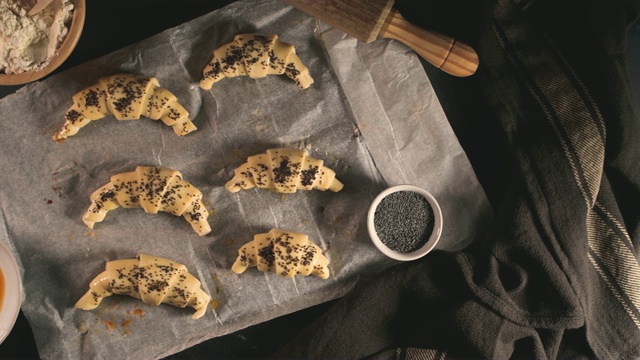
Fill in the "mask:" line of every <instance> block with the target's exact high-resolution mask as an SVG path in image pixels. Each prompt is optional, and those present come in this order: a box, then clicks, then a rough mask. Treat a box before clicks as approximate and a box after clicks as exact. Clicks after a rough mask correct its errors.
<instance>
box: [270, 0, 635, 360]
mask: <svg viewBox="0 0 640 360" xmlns="http://www.w3.org/2000/svg"><path fill="white" fill-rule="evenodd" d="M395 6H396V7H397V8H398V9H399V10H400V12H401V13H402V14H403V15H404V16H405V17H406V18H407V19H408V20H410V21H412V22H414V23H417V24H419V25H422V26H424V27H426V28H430V29H434V30H437V31H440V32H443V33H447V34H450V35H453V36H454V37H456V38H458V39H462V40H464V41H465V42H468V43H469V44H471V45H472V46H473V47H474V48H475V49H476V50H477V52H478V54H479V57H480V62H481V64H480V67H479V69H478V71H477V73H476V74H474V75H473V76H471V77H469V78H454V77H451V76H448V75H444V74H442V73H441V72H439V71H432V70H429V68H428V66H429V65H426V66H427V68H428V73H429V75H430V76H433V77H434V79H435V78H436V77H437V80H435V81H433V82H434V84H435V86H436V92H437V93H438V96H439V98H440V100H441V102H442V104H443V108H444V110H445V112H446V113H447V116H448V118H449V120H450V122H451V124H452V127H453V128H454V130H455V131H456V133H457V134H458V137H459V139H460V142H461V144H462V146H463V147H464V148H465V150H466V151H467V154H468V156H469V158H470V160H471V162H472V165H473V166H474V169H475V170H476V172H477V174H478V178H479V179H480V181H481V183H482V184H483V186H484V187H485V190H486V192H487V195H488V197H489V199H490V202H491V204H492V207H493V209H494V212H495V217H494V218H493V220H492V221H491V223H489V224H486V227H485V228H482V229H479V232H478V236H477V239H476V241H475V243H474V244H473V245H472V246H470V247H469V248H467V249H465V250H464V251H460V252H456V253H450V252H443V251H436V252H433V253H431V254H429V255H428V256H426V257H425V258H423V259H421V260H419V261H414V262H409V263H401V264H398V265H397V266H394V267H392V268H389V269H387V270H385V271H383V272H381V273H379V274H368V275H367V276H365V277H363V279H362V280H361V281H360V282H359V283H358V285H357V286H356V287H355V288H354V289H353V291H351V292H350V293H349V294H347V295H346V296H345V297H344V298H342V299H341V300H340V301H339V302H337V303H336V305H335V306H333V307H332V308H331V309H330V311H329V312H328V313H326V314H325V315H324V316H323V317H322V318H321V319H320V320H319V321H318V322H316V323H314V324H312V325H311V326H309V327H308V329H307V330H306V331H305V332H303V333H301V334H299V335H298V336H297V337H296V338H295V339H294V340H293V341H292V342H291V343H289V344H288V345H287V346H285V347H283V348H282V349H280V351H279V352H278V353H277V354H275V357H277V358H312V359H318V358H327V359H329V358H330V359H342V358H344V359H355V358H372V359H439V358H490V359H506V358H537V359H545V358H550V359H556V358H562V359H564V358H599V359H622V358H624V359H629V358H638V357H640V263H639V261H638V256H639V251H638V246H639V245H640V244H639V243H638V242H639V241H640V118H639V117H638V114H637V112H635V111H636V110H635V109H634V107H633V96H632V93H631V87H630V83H629V76H628V69H627V60H626V59H627V58H626V48H625V46H626V35H627V29H628V27H629V26H630V24H632V23H633V21H635V19H636V18H637V17H638V14H639V11H640V1H637V0H634V1H631V0H629V1H615V0H580V1H567V0H554V1H537V0H521V1H519V0H495V1H488V0H487V1H480V0H468V1H462V0H429V1H412V0H404V1H403V0H398V1H396V5H395Z"/></svg>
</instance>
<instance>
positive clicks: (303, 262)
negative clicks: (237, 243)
mask: <svg viewBox="0 0 640 360" xmlns="http://www.w3.org/2000/svg"><path fill="white" fill-rule="evenodd" d="M328 265H329V259H327V258H326V257H325V256H324V255H323V254H322V249H320V247H318V245H316V244H314V243H313V242H311V241H310V240H309V237H308V236H307V235H305V234H301V233H296V232H293V231H285V230H280V229H271V230H270V231H269V232H268V233H263V234H256V235H255V236H254V237H253V240H252V241H250V242H248V243H246V244H245V245H243V246H242V247H241V248H240V249H239V250H238V257H237V258H236V261H235V262H234V263H233V265H232V266H231V270H232V271H233V272H235V273H237V274H242V273H243V272H244V271H245V270H247V268H249V267H253V266H255V267H257V268H258V270H260V271H273V272H275V273H276V274H279V275H282V276H286V277H294V276H295V275H298V274H299V275H302V276H308V275H315V276H318V277H320V278H322V279H327V278H329V268H328V267H327V266H328Z"/></svg>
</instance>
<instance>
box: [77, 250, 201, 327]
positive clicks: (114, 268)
mask: <svg viewBox="0 0 640 360" xmlns="http://www.w3.org/2000/svg"><path fill="white" fill-rule="evenodd" d="M200 284H201V283H200V281H199V280H198V279H196V278H195V277H194V276H193V275H191V274H189V272H188V270H187V267H186V266H184V265H182V264H179V263H177V262H175V261H172V260H168V259H163V258H159V257H155V256H151V255H145V254H140V255H138V256H137V257H136V258H135V259H123V260H113V261H109V262H107V264H106V270H105V271H103V272H102V273H101V274H99V275H98V276H96V277H95V278H94V279H93V281H91V283H90V284H89V288H90V289H89V291H87V293H86V294H84V295H83V296H82V297H81V298H80V300H78V301H77V302H76V304H75V307H76V308H78V309H81V310H93V309H95V308H96V307H98V305H100V303H101V302H102V299H104V298H105V297H108V296H111V295H113V294H116V295H129V296H131V297H134V298H136V299H140V300H142V301H143V302H144V303H145V304H149V305H154V306H158V305H160V304H161V303H165V304H170V305H173V306H177V307H181V308H185V307H187V306H190V307H192V308H194V309H195V310H196V312H195V313H194V314H193V316H192V318H193V319H199V318H200V317H202V315H204V313H205V312H206V311H207V305H208V304H209V302H210V301H211V297H210V296H209V294H207V293H206V292H204V290H202V289H201V288H200Z"/></svg>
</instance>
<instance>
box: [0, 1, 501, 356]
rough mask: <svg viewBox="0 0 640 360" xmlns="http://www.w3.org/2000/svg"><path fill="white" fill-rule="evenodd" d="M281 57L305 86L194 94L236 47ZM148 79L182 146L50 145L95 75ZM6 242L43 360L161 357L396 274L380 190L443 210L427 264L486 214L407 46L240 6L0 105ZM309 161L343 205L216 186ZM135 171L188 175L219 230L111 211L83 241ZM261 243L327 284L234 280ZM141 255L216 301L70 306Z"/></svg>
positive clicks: (120, 138)
mask: <svg viewBox="0 0 640 360" xmlns="http://www.w3.org/2000/svg"><path fill="white" fill-rule="evenodd" d="M248 32H261V33H264V34H277V35H278V36H279V38H280V39H281V40H282V41H286V42H290V43H292V44H294V46H295V47H296V52H297V54H298V55H299V57H300V58H301V59H302V61H303V63H305V65H306V66H308V67H309V69H310V70H311V74H312V76H313V78H314V80H315V83H314V84H313V85H312V86H311V87H310V88H308V89H304V90H301V89H299V88H297V87H296V85H295V83H294V82H293V81H292V80H291V79H289V78H287V77H286V76H275V75H271V76H268V77H266V78H262V79H250V78H248V77H236V78H226V79H223V80H221V81H220V82H218V83H216V84H214V86H213V88H212V89H211V90H209V91H205V90H202V89H200V88H199V87H198V81H199V80H200V79H201V76H202V69H203V67H204V66H205V64H206V63H207V62H208V61H209V60H210V59H211V57H212V53H213V50H215V49H216V48H217V47H219V46H221V45H223V44H225V43H227V42H229V41H231V40H232V39H233V36H234V35H235V34H237V33H248ZM121 72H131V73H138V74H144V75H147V76H154V77H156V78H157V79H158V80H159V82H160V85H161V86H162V87H165V88H167V89H169V90H170V91H171V92H173V93H174V94H175V95H176V96H177V97H178V99H179V101H180V102H181V104H183V106H185V108H186V109H187V110H189V112H190V114H191V119H192V120H193V122H194V123H195V125H196V126H197V127H198V130H197V131H195V132H193V133H191V134H189V135H187V136H184V137H179V136H177V135H175V134H174V132H173V130H172V129H171V128H169V127H167V126H165V125H164V124H162V122H160V121H152V120H149V119H146V118H142V119H140V120H132V121H117V120H116V119H115V118H114V117H113V116H108V117H105V118H103V119H101V120H97V121H92V122H91V123H90V124H89V125H87V126H85V127H84V128H82V129H81V130H80V131H79V132H78V134H76V135H75V136H72V137H71V138H69V139H67V140H66V141H65V142H63V143H56V142H54V141H53V140H52V138H51V137H52V135H53V133H54V132H55V131H56V130H58V129H59V128H60V127H61V126H62V124H63V123H64V117H63V116H64V113H65V112H66V110H67V109H68V108H69V107H70V106H71V96H72V95H73V94H75V93H76V92H78V91H80V90H82V89H84V88H86V87H87V86H89V85H92V84H94V83H96V82H97V80H98V78H99V77H101V76H107V75H112V74H115V73H121ZM0 113H2V114H3V121H2V122H0V129H1V130H0V143H1V144H2V145H1V146H2V152H1V153H0V164H1V165H2V167H3V168H4V169H5V170H4V171H3V172H1V173H0V177H1V183H2V184H3V186H2V187H1V189H0V215H1V218H2V220H3V222H4V225H5V227H6V230H7V231H6V234H5V233H3V234H0V235H4V236H3V237H2V241H5V242H7V243H8V244H9V245H10V247H11V248H12V249H14V251H15V252H16V254H15V255H16V257H17V259H18V262H19V263H20V266H21V269H22V271H23V280H24V290H25V297H24V302H23V305H22V310H23V311H24V313H25V315H26V317H27V319H28V320H29V323H30V324H31V326H32V328H33V331H34V334H35V338H36V342H37V345H38V350H39V352H40V354H41V356H42V357H43V358H82V359H106V358H124V357H126V358H145V359H149V358H160V357H164V356H168V355H171V354H173V353H176V352H179V351H180V350H182V349H185V348H187V347H190V346H193V345H194V344H197V343H200V342H202V341H204V340H207V339H209V338H213V337H217V336H221V335H225V334H228V333H231V332H234V331H237V330H240V329H242V328H245V327H248V326H250V325H254V324H257V323H260V322H263V321H267V320H270V319H273V318H275V317H278V316H281V315H285V314H288V313H291V312H294V311H297V310H300V309H304V308H307V307H310V306H313V305H317V304H319V303H322V302H325V301H328V300H332V299H335V298H338V297H340V296H342V295H344V294H345V293H346V292H347V291H349V289H351V288H352V286H353V285H354V284H355V282H356V281H357V280H358V279H359V277H360V276H361V275H363V274H370V273H371V272H373V271H379V270H382V269H384V268H386V267H388V266H391V265H393V264H394V263H395V262H394V261H393V260H390V259H388V258H385V257H384V256H383V255H382V254H381V253H379V252H378V251H377V250H376V249H375V247H374V246H373V245H372V243H371V242H370V241H369V238H368V235H367V229H366V214H367V210H368V206H369V204H370V203H371V201H372V200H373V198H374V197H375V196H376V195H377V194H378V193H379V192H380V191H382V190H383V189H384V188H385V187H387V186H390V185H396V184H401V183H408V184H414V185H418V186H421V187H423V188H425V189H427V190H428V191H430V192H431V193H432V194H433V195H434V196H435V197H436V198H437V199H438V200H439V202H440V205H441V207H442V210H443V212H444V230H443V232H442V238H441V241H440V243H439V244H438V249H441V250H447V251H453V250H457V249H461V248H463V247H464V246H466V245H468V244H469V242H470V241H471V240H472V238H473V234H474V232H475V231H476V229H477V226H478V225H479V224H480V223H481V222H482V221H484V220H486V219H487V217H488V216H490V210H489V205H488V202H487V200H486V197H485V195H484V192H483V190H482V188H481V187H480V185H479V183H478V181H477V179H476V177H475V175H474V173H473V170H472V168H471V166H470V164H469V162H468V159H467V157H466V155H465V153H464V151H463V150H462V148H461V147H460V145H459V143H458V141H457V139H456V137H455V134H454V133H453V131H452V130H451V128H450V127H449V124H448V122H447V119H446V117H445V115H444V113H443V111H442V109H441V107H440V104H439V102H438V99H437V96H436V94H435V93H434V91H433V88H432V87H431V84H430V82H429V79H428V77H427V76H426V73H425V72H424V68H423V67H422V65H421V63H420V61H419V59H418V58H417V57H416V55H415V54H414V53H413V52H411V51H410V50H409V49H408V48H407V47H406V46H404V45H403V44H401V43H399V42H396V41H393V40H378V41H374V42H373V43H370V44H364V43H362V42H358V41H356V40H355V39H354V38H352V37H350V36H347V35H345V34H344V33H342V32H340V31H338V30H335V29H332V28H330V27H328V26H326V25H325V24H323V23H321V22H319V21H317V20H315V19H313V18H312V17H310V16H308V15H306V14H304V13H302V12H300V11H299V10H297V9H295V8H292V7H290V6H288V5H286V4H284V3H283V2H282V1H279V0H264V1H253V0H251V1H249V0H244V1H238V2H235V3H233V4H231V5H229V6H227V7H225V8H222V9H219V10H217V11H215V12H212V13H209V14H206V15H204V16H202V17H199V18H196V19H194V20H192V21H189V22H188V23H185V24H183V25H181V26H178V27H175V28H172V29H169V30H167V31H165V32H162V33H160V34H157V35H155V36H153V37H151V38H149V39H146V40H144V41H142V42H140V43H138V44H135V45H132V46H130V47H127V48H124V49H121V50H119V51H116V52H114V53H111V54H109V55H107V56H104V57H102V58H99V59H96V60H94V61H91V62H88V63H86V64H83V65H80V66H77V67H74V68H72V69H69V70H67V71H65V72H63V73H60V74H57V75H55V76H53V77H50V78H48V79H46V80H44V81H41V82H36V83H32V84H29V85H27V86H25V87H24V88H22V89H20V90H19V91H18V92H17V93H16V94H14V95H10V96H7V97H5V98H4V99H2V100H0ZM272 147H297V148H306V149H307V150H308V151H309V153H310V154H311V155H312V156H314V157H317V158H320V159H323V160H324V161H325V165H326V166H328V167H330V168H332V169H334V170H335V171H336V173H337V177H338V178H339V179H340V180H341V181H342V182H343V183H344V185H345V186H344V189H343V190H342V191H340V192H337V193H332V192H329V191H328V192H322V191H299V192H297V193H295V194H288V195H281V194H277V193H274V192H271V191H267V190H259V189H251V190H244V191H240V192H238V193H230V192H228V191H227V190H226V189H225V188H224V184H225V183H226V182H227V181H228V180H229V179H231V177H232V176H233V170H234V169H235V168H236V167H237V166H239V165H240V164H242V163H243V162H244V161H245V160H246V158H247V157H248V156H251V155H254V154H257V153H262V152H264V151H265V150H266V149H268V148H272ZM138 165H155V166H165V167H169V168H172V169H175V170H178V171H180V172H182V174H183V177H184V179H185V180H186V181H188V182H190V183H191V184H193V185H194V186H196V187H197V188H198V189H200V190H201V191H202V192H203V194H204V197H203V198H204V202H205V204H206V206H207V207H208V209H209V211H210V212H211V216H210V217H209V222H210V224H211V226H212V228H213V231H212V232H211V233H210V234H208V235H206V236H203V237H200V236H198V235H197V234H196V233H195V232H194V231H193V230H192V229H191V227H190V225H189V224H188V223H187V222H186V221H185V220H184V219H183V218H181V217H177V216H173V215H170V214H168V213H158V214H155V215H151V214H146V213H144V211H143V210H142V209H123V208H119V209H116V210H113V211H111V212H109V214H108V215H107V217H106V218H105V220H104V221H103V222H100V223H97V224H96V225H95V228H94V229H93V230H90V229H88V228H87V227H86V226H85V225H84V224H83V222H82V220H81V217H82V215H83V213H84V212H85V211H86V209H87V208H88V206H89V204H90V200H89V195H90V194H91V193H92V192H93V191H94V190H96V189H97V188H99V187H100V186H102V185H104V184H106V183H107V182H108V181H109V178H110V176H111V175H114V174H117V173H121V172H127V171H133V170H134V169H135V167H136V166H138ZM271 228H281V229H288V230H291V231H297V232H302V233H306V234H308V235H309V237H310V239H311V240H312V241H313V242H315V243H316V244H318V245H319V246H320V247H321V248H322V249H323V250H324V251H325V253H326V255H327V257H328V258H329V259H330V261H331V263H330V265H329V266H330V270H331V277H330V278H329V279H327V280H322V279H320V278H317V277H314V276H309V277H295V278H293V279H289V278H284V277H281V276H278V275H276V274H273V273H261V272H259V271H257V270H256V269H255V268H251V269H249V270H247V271H246V272H245V273H244V274H242V275H238V274H235V273H233V272H232V271H231V270H230V267H231V264H232V263H233V261H234V260H235V258H236V256H237V250H238V248H239V247H240V246H242V245H243V244H245V243H246V242H248V241H250V240H251V239H252V238H253V235H254V234H256V233H263V232H268V231H269V229H271ZM140 253H146V254H151V255H155V256H159V257H165V258H169V259H172V260H174V261H177V262H179V263H182V264H184V265H186V266H187V268H188V269H189V272H190V273H192V274H194V275H195V276H196V277H197V278H198V279H200V280H201V281H202V283H203V285H202V286H203V288H204V289H205V291H207V292H208V293H209V294H210V295H211V296H212V302H211V304H210V305H211V306H210V308H209V309H208V311H207V313H206V314H205V316H204V317H203V318H201V319H199V320H193V319H191V315H192V313H193V309H191V308H185V309H181V308H177V307H173V306H170V305H160V306H158V307H153V306H148V305H145V304H144V303H142V302H141V301H139V300H137V299H134V298H131V297H127V296H118V295H115V296H112V297H109V298H107V299H105V300H104V301H103V302H102V304H101V305H100V306H99V307H98V308H97V309H95V310H92V311H82V310H78V309H75V308H74V307H73V305H74V304H75V302H76V301H77V300H78V299H79V298H80V297H81V296H82V295H83V294H84V293H85V292H86V291H87V290H88V289H89V282H90V281H91V280H92V279H93V278H94V277H95V276H96V275H97V274H99V273H100V272H102V271H103V270H104V266H105V263H106V262H107V261H111V260H116V259H125V258H133V257H135V256H136V255H137V254H140Z"/></svg>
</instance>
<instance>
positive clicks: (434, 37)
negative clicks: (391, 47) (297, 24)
mask: <svg viewBox="0 0 640 360" xmlns="http://www.w3.org/2000/svg"><path fill="white" fill-rule="evenodd" d="M284 1H285V2H286V3H288V4H290V5H293V6H294V7H296V8H298V9H300V10H302V11H304V12H306V13H308V14H310V15H312V16H314V17H316V18H318V19H319V20H321V21H324V22H326V23H327V24H329V25H331V26H333V27H335V28H337V29H340V30H342V31H344V32H345V33H347V34H349V35H351V36H353V37H355V38H357V39H358V40H361V41H364V42H365V43H369V42H371V41H373V40H375V39H378V38H389V39H395V40H398V41H400V42H402V43H404V44H405V45H407V46H409V47H410V48H411V49H412V50H413V51H415V52H416V53H417V54H418V55H419V56H421V57H422V58H423V59H425V60H426V61H428V62H429V63H430V64H432V65H433V66H435V67H437V68H439V69H441V70H443V71H445V72H447V73H449V74H451V75H454V76H459V77H464V76H469V75H472V74H474V73H475V72H476V69H477V68H478V64H479V59H478V54H476V52H475V51H474V50H473V48H471V47H470V46H469V45H467V44H465V43H463V42H460V41H457V40H455V39H453V38H451V37H449V36H446V35H443V34H439V33H436V32H433V31H429V30H425V29H423V28H420V27H418V26H416V25H414V24H412V23H410V22H409V21H407V20H406V19H404V18H403V17H402V16H401V15H400V13H399V12H398V11H397V10H396V9H394V8H393V2H394V1H393V0H284Z"/></svg>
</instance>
